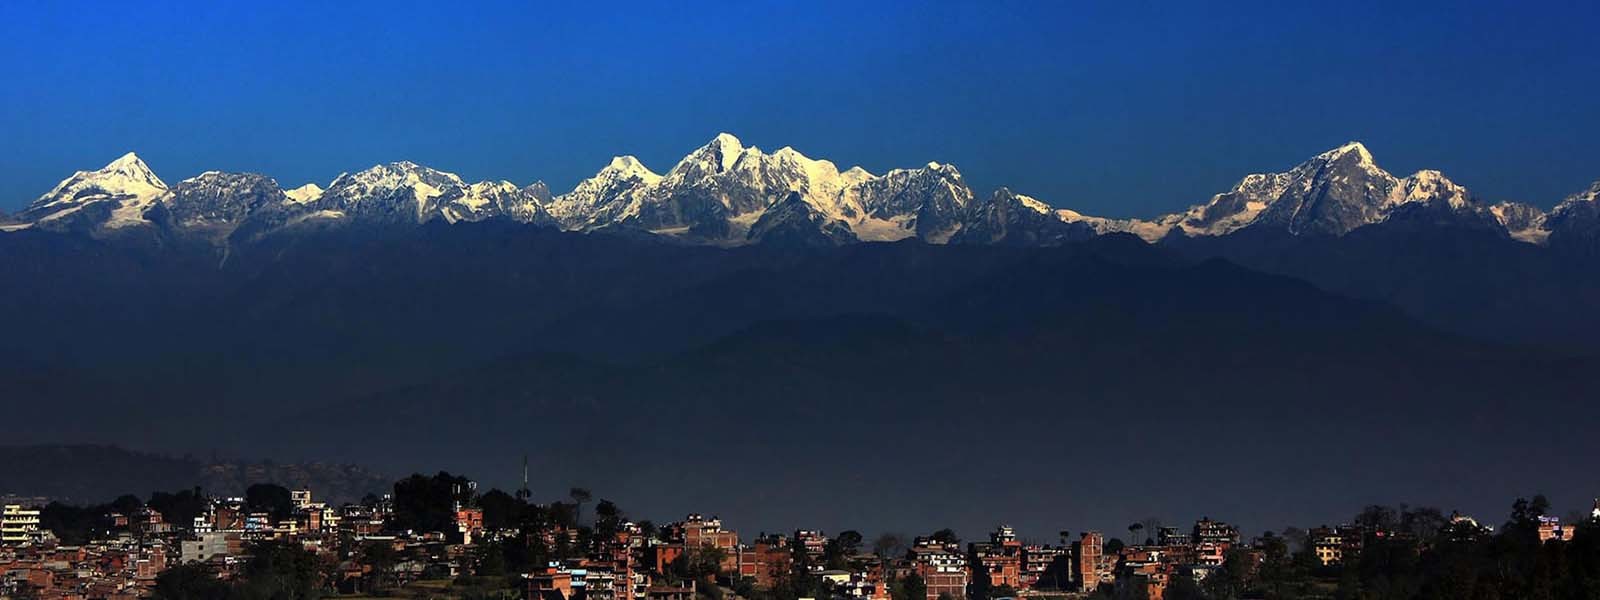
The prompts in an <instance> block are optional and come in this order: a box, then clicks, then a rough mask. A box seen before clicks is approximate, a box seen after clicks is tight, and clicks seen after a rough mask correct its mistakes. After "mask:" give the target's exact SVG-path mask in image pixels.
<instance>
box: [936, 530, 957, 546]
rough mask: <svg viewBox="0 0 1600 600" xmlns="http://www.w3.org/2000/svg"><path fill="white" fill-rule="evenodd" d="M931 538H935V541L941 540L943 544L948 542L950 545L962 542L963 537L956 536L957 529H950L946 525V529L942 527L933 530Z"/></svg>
mask: <svg viewBox="0 0 1600 600" xmlns="http://www.w3.org/2000/svg"><path fill="white" fill-rule="evenodd" d="M931 539H933V541H935V542H939V543H941V544H948V545H951V546H955V545H959V544H961V538H960V537H958V536H956V532H955V530H953V529H950V528H949V527H946V528H944V529H940V530H938V531H935V532H933V536H932V538H931Z"/></svg>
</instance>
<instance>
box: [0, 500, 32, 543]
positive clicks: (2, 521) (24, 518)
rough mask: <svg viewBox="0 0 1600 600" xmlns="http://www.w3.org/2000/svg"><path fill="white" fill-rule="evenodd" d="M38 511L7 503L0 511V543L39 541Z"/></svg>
mask: <svg viewBox="0 0 1600 600" xmlns="http://www.w3.org/2000/svg"><path fill="white" fill-rule="evenodd" d="M39 537H40V532H39V511H38V510H34V509H31V508H23V507H22V505H20V504H7V505H5V508H4V509H3V511H0V543H5V544H25V543H28V542H36V541H39Z"/></svg>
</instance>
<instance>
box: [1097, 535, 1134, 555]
mask: <svg viewBox="0 0 1600 600" xmlns="http://www.w3.org/2000/svg"><path fill="white" fill-rule="evenodd" d="M1127 546H1128V545H1127V544H1124V543H1123V542H1122V540H1121V539H1118V538H1111V539H1109V540H1106V542H1105V544H1104V545H1102V546H1100V551H1101V552H1103V553H1105V554H1117V553H1119V552H1122V549H1123V548H1126V547H1127Z"/></svg>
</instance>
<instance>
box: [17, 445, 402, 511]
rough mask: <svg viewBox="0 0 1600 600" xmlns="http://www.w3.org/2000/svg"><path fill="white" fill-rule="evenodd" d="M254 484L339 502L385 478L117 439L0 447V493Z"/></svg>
mask: <svg viewBox="0 0 1600 600" xmlns="http://www.w3.org/2000/svg"><path fill="white" fill-rule="evenodd" d="M255 483H276V484H279V485H283V486H285V487H290V488H306V487H309V488H310V489H311V490H312V491H313V493H314V494H315V495H316V496H318V497H320V498H324V499H327V500H329V501H333V502H343V501H352V500H357V499H360V498H361V496H363V495H365V494H367V493H369V492H382V491H384V490H386V489H388V487H389V484H390V483H391V480H390V479H389V478H387V477H385V476H383V475H379V474H377V473H374V472H372V471H368V470H366V469H363V468H361V467H359V466H355V465H335V464H326V463H320V462H313V463H292V464H274V463H271V462H258V463H257V462H244V461H218V462H208V461H200V460H195V459H192V458H187V457H186V458H172V457H169V456H162V455H159V454H149V453H144V452H136V451H133V450H126V449H123V448H119V447H116V446H96V445H34V446H0V494H7V495H17V496H34V497H46V498H50V499H53V500H61V501H64V502H74V503H89V502H101V501H105V500H110V499H112V498H115V497H117V496H120V495H122V494H134V495H137V496H139V497H141V498H143V497H148V496H149V495H150V493H151V492H155V491H172V490H179V489H186V488H190V487H194V486H200V487H201V488H202V489H204V490H205V491H207V492H209V493H212V494H216V495H239V494H242V493H243V492H244V489H245V488H246V487H249V486H250V485H251V484H255Z"/></svg>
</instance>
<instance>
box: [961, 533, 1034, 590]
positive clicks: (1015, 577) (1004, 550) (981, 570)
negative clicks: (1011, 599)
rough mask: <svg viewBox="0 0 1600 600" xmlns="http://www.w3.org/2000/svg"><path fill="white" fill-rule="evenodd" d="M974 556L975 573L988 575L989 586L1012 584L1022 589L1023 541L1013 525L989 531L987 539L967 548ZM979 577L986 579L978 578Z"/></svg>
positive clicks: (976, 574) (1009, 585)
mask: <svg viewBox="0 0 1600 600" xmlns="http://www.w3.org/2000/svg"><path fill="white" fill-rule="evenodd" d="M968 554H970V555H971V557H972V562H973V565H972V567H973V576H974V577H975V578H976V577H979V576H980V575H982V576H983V577H987V578H988V581H989V585H990V587H993V588H998V587H1001V586H1006V587H1009V588H1011V589H1013V590H1021V589H1023V588H1024V587H1025V586H1024V585H1023V583H1022V542H1019V541H1017V534H1016V532H1015V531H1014V530H1013V529H1011V527H1010V526H1007V525H1001V526H1000V527H999V528H997V529H995V531H994V532H992V533H990V534H989V541H988V542H987V543H974V544H972V545H971V547H970V549H969V550H968ZM978 581H983V580H982V579H979V580H978Z"/></svg>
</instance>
